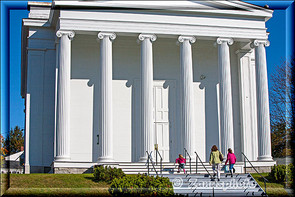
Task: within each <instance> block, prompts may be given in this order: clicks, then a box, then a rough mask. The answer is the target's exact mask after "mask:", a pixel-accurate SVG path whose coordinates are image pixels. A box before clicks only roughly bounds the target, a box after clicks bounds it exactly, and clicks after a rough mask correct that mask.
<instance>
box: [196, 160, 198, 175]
mask: <svg viewBox="0 0 295 197" xmlns="http://www.w3.org/2000/svg"><path fill="white" fill-rule="evenodd" d="M196 174H198V157H196Z"/></svg>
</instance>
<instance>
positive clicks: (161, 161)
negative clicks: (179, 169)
mask: <svg viewBox="0 0 295 197" xmlns="http://www.w3.org/2000/svg"><path fill="white" fill-rule="evenodd" d="M157 155H159V156H160V173H161V175H162V171H163V170H162V169H163V168H162V166H163V165H162V164H163V158H162V156H161V154H160V152H159V151H158V149H156V165H158V157H157Z"/></svg>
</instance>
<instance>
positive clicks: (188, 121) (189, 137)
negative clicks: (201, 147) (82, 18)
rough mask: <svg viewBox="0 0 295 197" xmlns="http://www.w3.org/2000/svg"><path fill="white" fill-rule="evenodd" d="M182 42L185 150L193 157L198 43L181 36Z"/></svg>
mask: <svg viewBox="0 0 295 197" xmlns="http://www.w3.org/2000/svg"><path fill="white" fill-rule="evenodd" d="M178 41H179V42H180V73H181V77H180V81H181V82H180V84H181V103H182V130H183V136H184V148H186V150H187V151H188V153H189V154H190V156H191V157H194V156H195V154H194V151H196V150H195V141H196V136H195V132H196V131H195V124H194V122H195V114H194V91H193V63H192V46H191V44H192V43H194V42H195V41H196V39H195V38H194V37H189V36H188V37H186V36H179V37H178Z"/></svg>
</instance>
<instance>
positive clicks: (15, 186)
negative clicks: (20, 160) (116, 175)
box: [5, 173, 288, 197]
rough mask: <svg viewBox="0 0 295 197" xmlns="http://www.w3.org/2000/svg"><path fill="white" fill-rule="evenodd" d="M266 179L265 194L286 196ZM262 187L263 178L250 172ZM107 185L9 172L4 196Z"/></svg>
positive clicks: (97, 191)
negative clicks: (8, 183)
mask: <svg viewBox="0 0 295 197" xmlns="http://www.w3.org/2000/svg"><path fill="white" fill-rule="evenodd" d="M262 175H263V176H265V177H266V178H267V179H268V180H270V182H269V183H267V194H268V195H269V196H270V197H272V196H288V194H287V192H286V191H285V189H284V185H283V184H279V183H275V182H274V181H272V180H271V178H270V177H268V173H262ZM252 176H253V177H254V178H255V180H256V181H257V182H258V184H259V185H260V186H261V187H262V188H263V189H264V184H263V179H262V178H261V177H260V176H259V175H258V174H252ZM108 188H109V185H108V184H106V183H103V182H95V181H94V180H93V175H92V174H11V175H10V188H9V189H8V190H7V191H6V192H5V196H20V195H21V196H77V195H79V196H111V195H110V194H109V192H108Z"/></svg>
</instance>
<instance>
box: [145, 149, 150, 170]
mask: <svg viewBox="0 0 295 197" xmlns="http://www.w3.org/2000/svg"><path fill="white" fill-rule="evenodd" d="M146 153H147V154H148V159H147V164H148V175H150V156H149V153H148V152H146Z"/></svg>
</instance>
